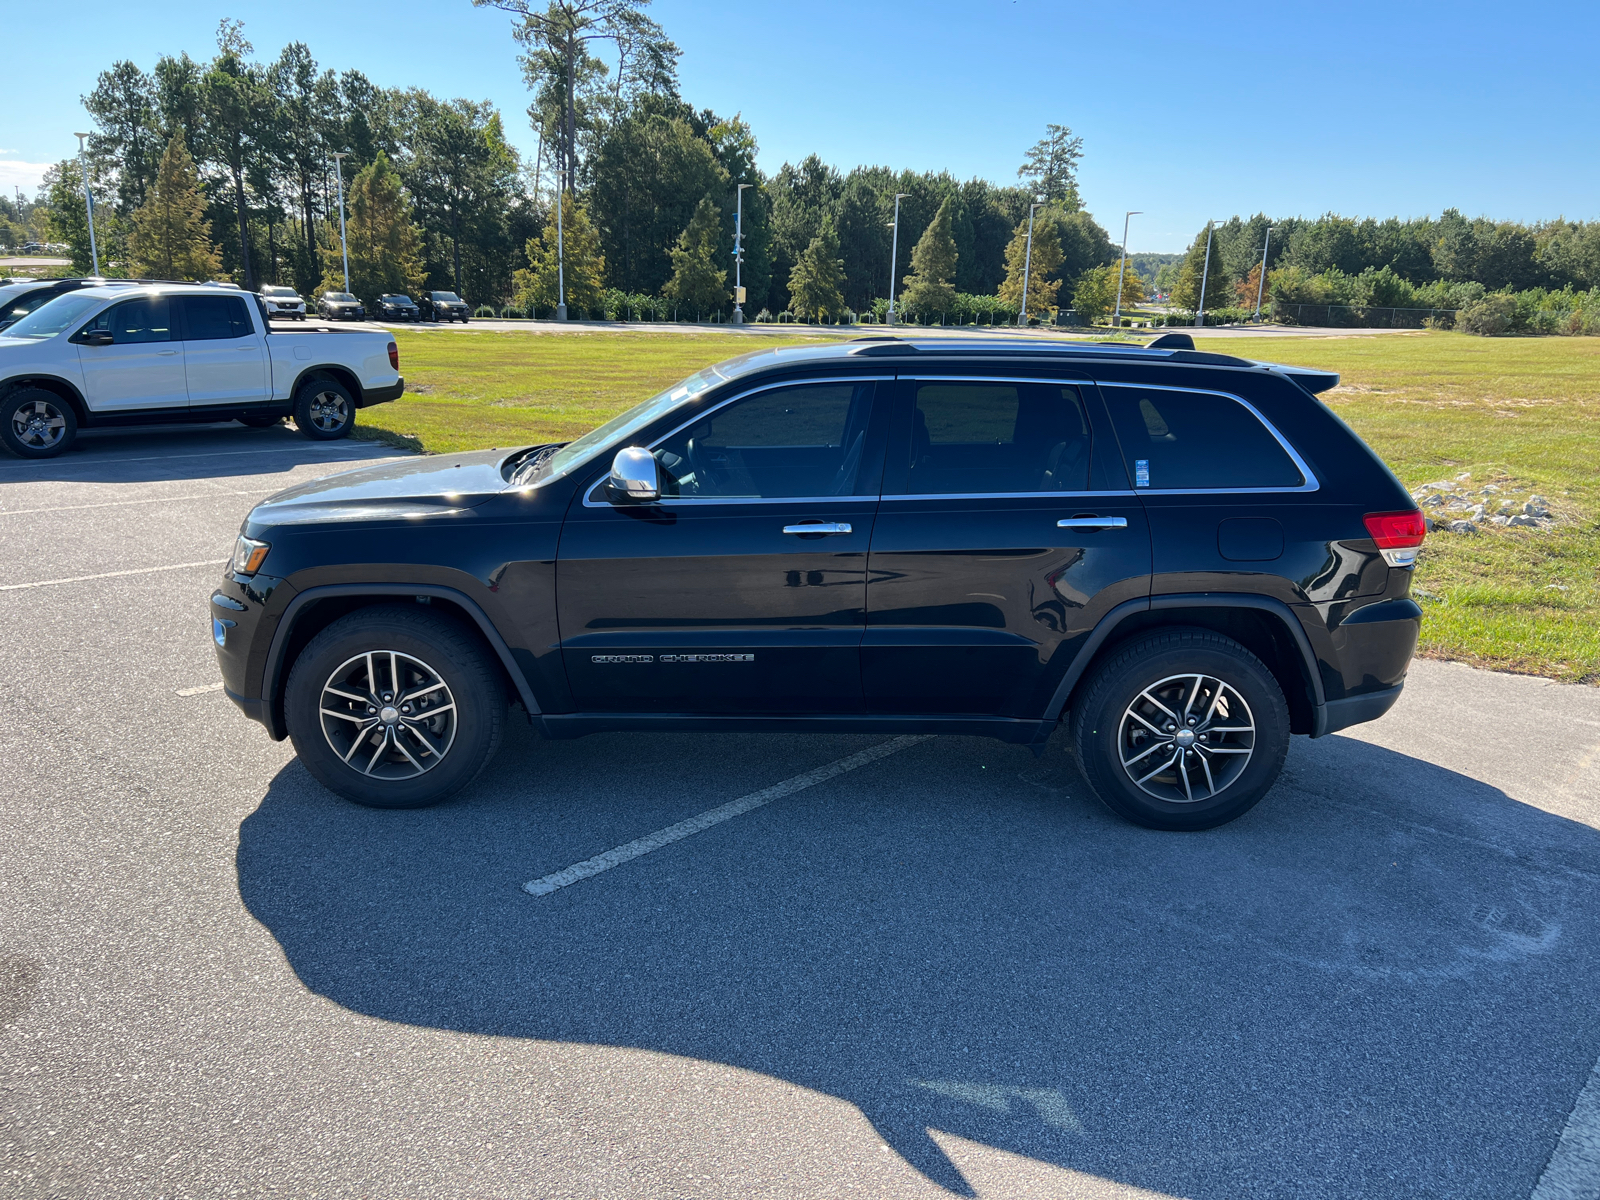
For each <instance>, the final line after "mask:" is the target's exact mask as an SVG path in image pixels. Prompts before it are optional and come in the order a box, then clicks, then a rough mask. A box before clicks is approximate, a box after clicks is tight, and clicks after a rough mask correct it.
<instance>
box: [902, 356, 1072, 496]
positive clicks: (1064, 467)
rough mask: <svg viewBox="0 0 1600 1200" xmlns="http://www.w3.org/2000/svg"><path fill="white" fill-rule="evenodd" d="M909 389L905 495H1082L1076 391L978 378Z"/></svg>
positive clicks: (918, 382)
mask: <svg viewBox="0 0 1600 1200" xmlns="http://www.w3.org/2000/svg"><path fill="white" fill-rule="evenodd" d="M911 386H912V388H913V389H914V398H913V410H912V418H911V459H910V469H909V471H908V473H907V476H906V478H907V487H906V491H907V493H908V494H910V495H914V496H942V495H964V496H972V495H985V494H988V495H995V494H1016V493H1027V492H1081V491H1087V490H1088V487H1089V449H1090V438H1089V423H1088V421H1087V420H1086V419H1085V416H1084V408H1083V398H1082V396H1081V395H1080V394H1079V392H1078V389H1077V388H1075V387H1070V386H1065V385H1062V384H1058V383H1027V382H1016V381H1006V382H999V381H997V382H993V383H991V382H986V381H977V380H974V381H972V382H970V383H969V382H966V381H958V382H949V381H931V380H916V381H913V382H912V385H911Z"/></svg>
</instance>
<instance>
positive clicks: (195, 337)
mask: <svg viewBox="0 0 1600 1200" xmlns="http://www.w3.org/2000/svg"><path fill="white" fill-rule="evenodd" d="M183 314H184V319H185V328H184V334H185V336H186V337H187V338H188V340H189V341H191V342H215V341H221V340H222V339H224V338H237V337H248V336H249V335H250V334H252V333H254V332H255V327H254V326H252V325H251V324H250V314H249V313H248V312H246V311H245V307H244V300H243V298H242V297H239V296H185V297H184V300H183Z"/></svg>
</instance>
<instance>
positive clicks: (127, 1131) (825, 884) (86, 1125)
mask: <svg viewBox="0 0 1600 1200" xmlns="http://www.w3.org/2000/svg"><path fill="white" fill-rule="evenodd" d="M80 447H81V449H79V450H77V451H76V452H74V453H71V454H68V455H66V456H64V457H62V458H60V459H56V460H52V461H49V462H45V463H23V462H19V461H17V460H13V459H7V458H0V630H3V631H4V632H3V636H0V1193H3V1194H4V1195H6V1196H8V1197H9V1196H16V1197H26V1198H34V1197H51V1198H56V1197H95V1198H104V1197H129V1198H135V1197H138V1198H145V1197H158V1196H159V1197H166V1198H169V1200H178V1198H184V1197H212V1196H246V1197H264V1196H274V1197H313V1196H316V1197H362V1198H373V1200H378V1198H384V1200H387V1198H390V1197H393V1198H396V1200H400V1198H406V1200H415V1198H422V1197H427V1198H430V1200H431V1198H439V1200H455V1198H462V1197H472V1198H490V1197H493V1198H497V1200H498V1198H502V1197H503V1198H506V1200H513V1198H515V1200H533V1198H556V1197H561V1198H567V1197H570V1198H573V1200H578V1198H586V1200H587V1198H594V1197H612V1196H618V1197H622V1196H626V1197H633V1196H638V1197H652V1198H654V1197H660V1198H663V1200H691V1198H692V1200H713V1198H715V1200H721V1198H729V1200H732V1198H734V1197H739V1198H745V1197H832V1196H839V1197H845V1196H852V1197H855V1196H859V1197H874V1198H876V1197H886V1198H887V1197H894V1198H899V1197H937V1196H941V1195H952V1194H953V1195H966V1196H983V1197H1005V1198H1013V1197H1115V1198H1130V1197H1151V1196H1156V1197H1162V1196H1172V1197H1193V1198H1205V1200H1238V1198H1241V1197H1252V1198H1253V1197H1319V1198H1320V1197H1402V1196H1403V1197H1424V1196H1427V1197H1450V1198H1453V1200H1454V1198H1463V1197H1486V1198H1487V1197H1494V1198H1510V1197H1514V1198H1517V1200H1524V1198H1528V1197H1535V1196H1536V1197H1537V1200H1569V1198H1574V1197H1580V1196H1596V1195H1600V1084H1595V1085H1590V1083H1589V1081H1590V1078H1591V1072H1592V1070H1593V1068H1594V1066H1595V1062H1596V1057H1597V1055H1600V1005H1597V1004H1596V997H1597V992H1600V889H1597V887H1596V885H1597V883H1600V689H1588V688H1578V687H1567V686H1560V685H1555V684H1551V683H1547V682H1544V681H1541V680H1535V679H1525V678H1518V677H1512V676H1505V675H1496V674H1491V673H1487V672H1482V671H1475V670H1471V669H1469V668H1466V667H1462V666H1456V665H1451V664H1441V663H1430V662H1423V663H1419V664H1417V666H1416V667H1415V669H1414V671H1413V674H1412V679H1411V683H1410V686H1409V687H1408V689H1407V692H1406V694H1405V696H1404V698H1403V699H1402V701H1401V703H1400V704H1399V706H1398V707H1397V708H1396V709H1395V710H1394V711H1393V712H1392V713H1391V714H1390V715H1389V716H1388V717H1387V718H1385V719H1384V720H1383V721H1382V722H1379V723H1377V724H1375V725H1371V726H1365V727H1361V728H1358V729H1356V730H1352V731H1350V732H1349V733H1347V734H1344V735H1336V736H1333V737H1329V738H1326V739H1322V740H1321V741H1318V742H1309V741H1307V740H1306V739H1303V738H1297V739H1296V740H1295V743H1294V745H1293V747H1292V749H1291V751H1290V755H1289V762H1288V769H1287V774H1286V776H1285V778H1284V781H1283V782H1282V783H1281V784H1280V786H1279V787H1278V789H1277V790H1276V791H1275V792H1274V794H1273V795H1272V796H1270V797H1269V798H1268V800H1267V801H1266V802H1265V803H1263V804H1262V805H1261V806H1260V807H1259V808H1257V809H1256V810H1255V811H1253V812H1252V813H1250V814H1248V815H1247V816H1246V817H1245V818H1243V819H1241V820H1240V821H1238V822H1236V823H1234V824H1233V825H1230V826H1227V827H1224V828H1222V829H1219V830H1215V831H1212V832H1210V833H1206V834H1200V835H1174V834H1158V833H1152V832H1149V831H1145V830H1141V829H1136V828H1133V827H1130V826H1128V825H1125V824H1123V823H1121V822H1120V821H1118V820H1116V819H1115V818H1113V817H1112V816H1111V815H1110V814H1109V813H1107V812H1106V811H1105V810H1103V809H1102V808H1101V807H1100V805H1099V804H1098V803H1097V802H1096V801H1095V800H1094V799H1093V797H1092V796H1090V795H1089V794H1088V792H1087V790H1086V789H1085V788H1084V786H1083V785H1082V784H1081V783H1080V782H1079V781H1078V779H1077V777H1076V775H1075V773H1074V771H1073V768H1072V766H1071V764H1070V762H1069V761H1068V760H1067V758H1066V756H1065V755H1064V753H1063V751H1062V748H1061V746H1060V745H1059V744H1052V745H1051V747H1050V749H1049V752H1048V753H1047V754H1046V756H1045V757H1044V758H1043V759H1036V758H1035V757H1034V756H1033V755H1032V754H1031V753H1030V752H1029V751H1028V750H1026V749H1025V748H1020V747H1011V746H1003V745H999V744H997V743H990V742H986V741H981V740H978V739H963V738H936V739H925V740H907V741H902V742H898V743H896V744H895V745H893V746H886V745H884V742H885V739H882V738H875V737H849V736H832V735H830V736H823V737H799V736H757V735H728V736H669V735H655V734H652V735H622V734H615V735H613V734H607V735H599V736H594V737H590V738H586V739H582V740H579V741H571V742H541V741H540V740H539V739H538V738H536V737H535V736H533V734H532V733H531V731H530V730H529V729H528V728H527V727H526V726H524V725H520V724H516V723H514V725H513V732H512V736H511V737H510V738H509V740H508V744H507V746H506V748H505V749H504V750H503V751H502V752H501V755H500V756H499V758H498V759H496V761H495V763H494V764H493V766H492V767H491V768H490V769H489V770H488V771H487V772H486V773H485V774H484V776H482V777H481V778H480V780H479V781H478V782H477V783H476V784H475V785H474V786H473V787H472V788H471V789H470V791H469V792H468V793H467V794H466V795H465V796H463V797H462V798H460V799H459V800H457V801H455V802H452V803H450V804H448V805H445V806H443V807H440V808H437V809H431V810H424V811H420V812H374V811H369V810H365V809H361V808H357V807H354V806H351V805H348V804H345V803H343V802H341V801H339V800H337V799H335V798H334V797H332V796H331V795H329V794H328V793H326V792H325V791H323V790H322V789H321V788H320V787H319V786H318V785H316V784H315V783H314V782H313V781H312V780H311V779H310V777H309V776H308V775H307V773H306V772H305V771H304V770H303V769H302V768H301V767H300V766H299V765H298V764H297V763H296V761H295V759H294V757H293V755H292V753H291V751H290V748H289V746H288V745H287V743H284V744H275V743H273V742H271V741H270V740H268V738H267V737H266V735H265V733H264V732H263V731H261V730H260V729H259V727H257V726H255V725H253V724H251V723H250V722H248V721H246V720H244V719H243V718H242V717H241V716H240V715H239V714H238V713H237V712H236V711H234V709H233V708H232V706H231V705H230V704H229V703H228V701H227V700H226V699H225V698H224V697H223V696H222V694H221V693H220V692H219V691H217V690H216V689H215V687H214V686H213V685H214V684H215V682H216V679H217V675H216V670H215V664H214V660H213V657H212V647H211V644H210V640H209V621H208V617H207V611H206V597H207V596H208V595H209V591H210V585H211V581H212V580H213V578H215V576H216V575H217V574H218V573H219V572H220V570H221V561H222V560H223V559H224V558H225V557H226V554H227V552H228V550H229V548H230V546H231V542H232V539H233V536H234V533H235V532H236V530H237V528H238V525H239V521H240V519H241V517H242V516H243V514H244V513H245V512H246V511H247V510H248V508H249V507H250V506H251V504H253V503H254V502H256V501H257V500H259V499H261V498H264V497H265V496H266V495H267V494H269V493H270V492H272V491H275V490H277V489H279V488H281V487H284V486H287V485H288V484H289V483H291V482H294V481H298V480H302V479H306V478H309V477H312V476H315V475H318V474H323V473H326V472H328V471H330V470H335V469H339V468H340V467H343V466H347V465H355V464H356V463H358V462H360V461H367V460H370V459H373V458H379V457H386V456H389V455H392V454H393V453H395V452H394V451H392V450H390V449H388V448H387V447H383V446H379V445H375V444H368V443H358V442H341V443H332V444H327V443H322V444H312V443H308V442H306V441H305V440H304V439H302V438H300V437H299V436H298V435H295V434H293V433H292V432H290V431H289V430H288V429H286V428H283V427H279V428H277V429H272V430H263V431H253V430H245V429H242V428H239V427H217V428H198V429H187V430H176V431H173V430H160V431H157V432H150V433H146V432H130V433H118V434H104V435H96V434H91V435H86V436H85V437H84V438H83V439H82V440H81V442H80ZM874 747H880V748H881V752H880V753H879V754H878V755H877V756H876V757H870V756H868V757H870V761H860V760H855V761H856V762H857V763H858V764H859V765H855V766H854V769H850V770H848V771H840V772H838V773H834V774H831V775H830V774H829V771H828V770H821V768H828V767H829V765H830V764H837V763H839V761H840V760H842V759H847V758H849V757H850V756H853V755H858V754H860V752H862V751H865V750H870V749H872V748H874ZM808 772H815V775H813V776H811V777H810V778H811V780H812V781H811V782H810V783H809V786H801V784H804V783H806V782H807V781H806V780H800V781H799V782H792V781H796V778H797V777H799V776H803V775H806V773H808ZM780 784H788V787H789V790H788V791H787V793H786V794H781V795H779V796H777V798H774V799H772V800H771V801H770V802H769V803H765V804H764V805H762V806H760V807H757V808H753V809H752V810H751V811H748V812H745V813H743V815H740V816H736V817H734V818H733V819H731V820H727V821H724V822H722V823H720V824H717V825H715V826H713V827H710V828H707V829H706V830H705V831H704V832H700V833H697V834H695V835H693V836H690V837H686V838H684V839H682V840H678V841H675V842H672V843H671V844H669V845H665V846H663V847H662V848H661V849H658V850H656V851H655V852H653V853H650V854H648V855H645V856H643V857H638V858H634V859H632V860H631V861H627V862H623V863H621V864H620V865H617V866H615V867H614V868H613V869H610V870H606V871H604V872H603V873H601V874H596V875H593V876H592V877H589V878H584V879H581V880H579V881H577V882H574V883H572V884H571V885H570V886H566V887H562V888H561V889H560V890H556V891H552V892H550V893H549V894H546V895H541V896H534V895H530V894H529V893H528V892H526V891H524V890H523V887H522V885H523V884H524V883H526V882H528V881H530V880H535V879H540V878H544V877H548V876H550V875H552V874H556V873H559V872H561V871H562V870H563V869H564V868H566V867H568V866H570V865H572V864H575V863H579V862H582V861H585V860H588V859H590V858H592V857H593V856H596V855H600V854H602V853H603V852H605V851H607V850H609V849H611V848H613V847H617V846H621V845H624V844H626V843H628V842H630V841H631V840H633V839H637V838H640V837H641V836H643V835H646V834H649V833H651V832H652V831H655V830H660V829H663V828H667V827H670V826H672V825H674V824H675V823H677V822H681V821H684V820H686V819H687V818H690V817H693V816H694V815H695V814H697V813H700V812H703V811H705V810H708V809H712V808H715V807H717V806H719V805H723V804H726V803H728V802H730V801H734V800H736V799H738V798H740V797H747V796H751V795H754V794H757V793H762V792H763V791H764V790H765V789H772V788H774V785H780ZM777 790H778V791H779V792H782V791H783V790H784V789H783V788H778V789H777ZM768 794H770V793H768ZM1586 1088H1587V1089H1588V1090H1586ZM1558 1143H1559V1146H1558Z"/></svg>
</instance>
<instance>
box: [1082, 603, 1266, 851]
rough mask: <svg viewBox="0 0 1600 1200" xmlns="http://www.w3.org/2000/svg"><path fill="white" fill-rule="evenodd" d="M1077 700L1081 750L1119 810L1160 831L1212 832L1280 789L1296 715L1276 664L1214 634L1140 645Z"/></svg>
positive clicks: (1091, 777) (1089, 774)
mask: <svg viewBox="0 0 1600 1200" xmlns="http://www.w3.org/2000/svg"><path fill="white" fill-rule="evenodd" d="M1081 697H1082V698H1081V700H1079V701H1076V702H1074V704H1073V711H1072V746H1073V751H1074V753H1075V754H1076V755H1077V758H1078V764H1079V766H1080V768H1081V769H1082V770H1083V774H1084V777H1085V779H1087V780H1088V782H1089V786H1090V787H1092V788H1093V789H1094V791H1095V794H1096V795H1097V796H1099V797H1100V799H1101V800H1102V801H1104V802H1105V804H1106V806H1107V807H1108V808H1110V809H1111V810H1112V811H1113V812H1116V813H1118V814H1119V815H1121V816H1124V817H1126V818H1127V819H1128V820H1130V821H1134V822H1136V823H1138V824H1140V825H1144V826H1147V827H1149V828H1151V829H1180V830H1181V829H1210V828H1213V827H1214V826H1217V825H1222V824H1225V823H1226V822H1228V821H1231V820H1233V819H1234V818H1236V817H1238V816H1240V815H1242V814H1243V813H1245V812H1248V811H1249V810H1250V809H1251V808H1252V807H1254V806H1255V804H1256V803H1257V802H1258V801H1260V799H1261V798H1262V797H1263V796H1265V795H1266V794H1267V792H1268V791H1269V790H1270V789H1271V788H1272V785H1273V784H1274V783H1276V782H1277V779H1278V775H1279V773H1280V772H1281V771H1282V769H1283V761H1284V757H1285V755H1286V754H1287V752H1288V747H1289V708H1288V705H1287V704H1286V703H1285V701H1284V698H1283V690H1282V689H1281V688H1280V687H1279V686H1278V681H1277V680H1276V679H1274V678H1273V676H1272V673H1271V672H1270V671H1268V670H1267V668H1266V666H1265V665H1264V664H1263V663H1262V662H1261V660H1260V659H1259V658H1257V657H1256V656H1255V655H1254V654H1252V653H1250V651H1248V650H1246V649H1245V648H1244V647H1243V646H1241V645H1240V644H1239V643H1238V642H1235V641H1233V640H1232V639H1231V638H1226V637H1223V636H1222V635H1220V634H1216V633H1209V632H1206V631H1204V630H1174V631H1172V632H1168V633H1160V634H1154V635H1152V636H1149V637H1145V638H1141V639H1139V640H1138V641H1135V642H1133V643H1132V644H1130V645H1129V646H1127V647H1125V648H1123V649H1122V650H1120V651H1118V652H1117V653H1115V654H1114V655H1113V656H1112V657H1111V658H1110V659H1109V660H1108V661H1107V662H1105V663H1104V664H1103V665H1102V666H1101V667H1100V668H1099V669H1098V670H1097V671H1096V672H1095V674H1094V676H1093V677H1092V678H1091V679H1090V680H1089V682H1088V683H1087V685H1086V686H1085V688H1084V690H1083V692H1082V693H1081Z"/></svg>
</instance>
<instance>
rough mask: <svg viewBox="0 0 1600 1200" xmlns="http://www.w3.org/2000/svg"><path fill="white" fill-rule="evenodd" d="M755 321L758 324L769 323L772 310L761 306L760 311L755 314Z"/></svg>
mask: <svg viewBox="0 0 1600 1200" xmlns="http://www.w3.org/2000/svg"><path fill="white" fill-rule="evenodd" d="M756 323H757V324H758V325H771V324H772V310H771V309H770V308H763V309H762V310H761V311H760V312H758V313H757V314H756Z"/></svg>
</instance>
